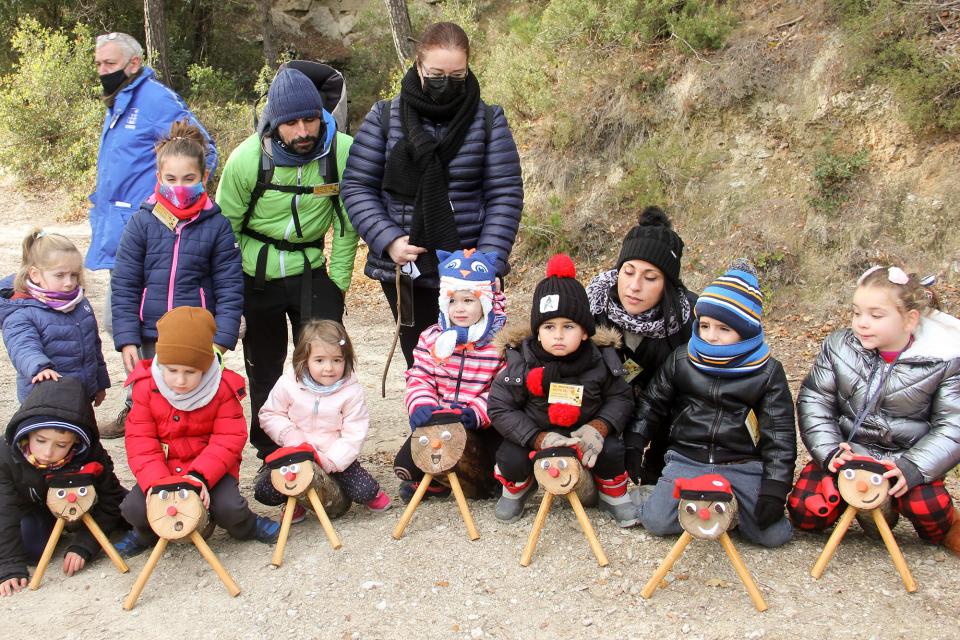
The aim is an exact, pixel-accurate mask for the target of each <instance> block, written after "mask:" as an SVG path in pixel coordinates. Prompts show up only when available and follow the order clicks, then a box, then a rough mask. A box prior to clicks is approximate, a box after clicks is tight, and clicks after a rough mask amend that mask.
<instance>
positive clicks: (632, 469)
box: [623, 431, 647, 484]
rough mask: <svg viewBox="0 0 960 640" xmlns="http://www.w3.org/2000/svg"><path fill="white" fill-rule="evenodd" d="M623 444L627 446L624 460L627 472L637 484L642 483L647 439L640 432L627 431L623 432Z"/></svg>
mask: <svg viewBox="0 0 960 640" xmlns="http://www.w3.org/2000/svg"><path fill="white" fill-rule="evenodd" d="M623 446H624V447H625V448H626V454H625V455H624V462H625V463H626V467H627V474H628V475H629V476H630V479H631V480H633V482H634V483H635V484H640V475H641V473H642V469H643V450H644V449H646V448H647V439H646V438H644V437H643V436H642V435H640V434H639V433H636V432H633V431H626V432H624V434H623Z"/></svg>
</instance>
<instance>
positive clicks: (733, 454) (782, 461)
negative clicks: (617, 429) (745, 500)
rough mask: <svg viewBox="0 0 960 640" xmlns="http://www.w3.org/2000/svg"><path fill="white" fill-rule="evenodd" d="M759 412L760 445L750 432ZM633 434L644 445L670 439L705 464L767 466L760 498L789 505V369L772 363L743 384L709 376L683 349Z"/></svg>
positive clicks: (793, 444)
mask: <svg viewBox="0 0 960 640" xmlns="http://www.w3.org/2000/svg"><path fill="white" fill-rule="evenodd" d="M750 411H753V412H754V414H755V416H756V418H757V422H758V423H759V428H758V439H757V442H756V444H754V441H753V437H752V436H751V434H750V430H749V429H748V427H747V416H748V415H749V414H750ZM635 416H636V419H635V420H633V422H632V423H631V424H630V427H629V430H630V431H631V432H633V433H638V434H639V435H640V436H641V437H643V438H644V439H646V440H648V441H649V440H651V439H652V438H654V437H656V436H657V434H660V433H665V434H668V447H669V448H670V449H672V450H675V451H677V452H678V453H680V454H682V455H684V456H687V457H688V458H691V459H693V460H696V461H698V462H702V463H704V464H724V463H729V462H746V461H748V460H761V461H763V478H762V479H761V482H760V493H761V494H765V495H771V496H777V497H778V498H780V499H785V498H786V496H787V493H788V492H789V491H790V487H791V485H792V483H793V470H794V466H795V465H796V462H797V430H796V422H795V420H794V413H793V396H792V395H791V394H790V386H789V384H788V383H787V376H786V374H785V373H784V371H783V366H782V365H781V364H780V363H779V362H778V361H777V360H775V359H773V358H770V359H768V360H767V362H766V363H765V364H764V365H763V366H762V367H761V368H760V369H759V370H757V371H754V372H753V373H750V374H748V375H745V376H741V377H738V378H720V377H716V376H711V375H707V374H706V373H704V372H703V371H700V370H699V369H697V368H696V367H694V366H693V363H691V362H690V357H689V356H688V355H687V347H686V346H682V347H678V348H677V349H676V350H675V351H674V352H673V353H672V354H671V355H670V357H669V358H667V361H666V362H664V363H663V366H662V367H660V369H659V370H658V371H657V374H656V375H655V376H654V378H653V380H652V381H651V382H650V384H649V385H647V388H646V390H645V391H644V392H643V393H642V394H641V396H640V401H639V402H638V403H637V409H636V414H635Z"/></svg>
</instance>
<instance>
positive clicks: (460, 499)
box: [447, 471, 480, 540]
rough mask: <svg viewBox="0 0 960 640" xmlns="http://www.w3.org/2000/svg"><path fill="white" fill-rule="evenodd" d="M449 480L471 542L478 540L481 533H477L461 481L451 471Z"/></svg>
mask: <svg viewBox="0 0 960 640" xmlns="http://www.w3.org/2000/svg"><path fill="white" fill-rule="evenodd" d="M447 480H449V481H450V489H452V490H453V497H454V498H456V500H457V507H459V508H460V516H461V517H462V518H463V523H464V524H465V525H467V535H468V536H470V539H471V540H476V539H478V538H479V537H480V532H479V531H477V525H476V523H474V521H473V516H472V515H470V507H468V506H467V497H466V496H465V495H463V488H462V487H461V486H460V479H459V478H457V474H456V473H454V472H453V471H450V472H449V473H447Z"/></svg>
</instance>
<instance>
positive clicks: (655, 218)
mask: <svg viewBox="0 0 960 640" xmlns="http://www.w3.org/2000/svg"><path fill="white" fill-rule="evenodd" d="M637 225H638V226H641V227H666V228H667V229H673V223H672V222H670V217H669V216H667V214H666V213H665V212H664V210H663V209H661V208H660V207H658V206H656V205H650V206H648V207H644V209H643V211H641V212H640V216H639V217H638V218H637Z"/></svg>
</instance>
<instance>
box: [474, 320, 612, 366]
mask: <svg viewBox="0 0 960 640" xmlns="http://www.w3.org/2000/svg"><path fill="white" fill-rule="evenodd" d="M532 335H533V331H531V330H530V323H529V322H523V321H518V322H510V321H507V324H506V325H505V326H504V327H503V329H501V330H500V333H498V334H497V337H496V338H494V340H493V343H494V344H495V345H496V346H497V353H499V354H500V356H501V357H503V356H504V354H506V352H507V349H519V348H520V345H521V344H522V343H523V341H524V340H526V339H527V338H529V337H531V336H532ZM590 340H591V341H592V342H593V344H595V345H597V348H598V349H603V348H605V347H612V348H613V349H619V348H620V346H621V345H622V343H623V336H622V335H621V334H620V332H619V331H618V330H616V329H614V328H611V327H603V326H601V327H597V332H596V333H595V334H594V335H593V337H592V338H590Z"/></svg>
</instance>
